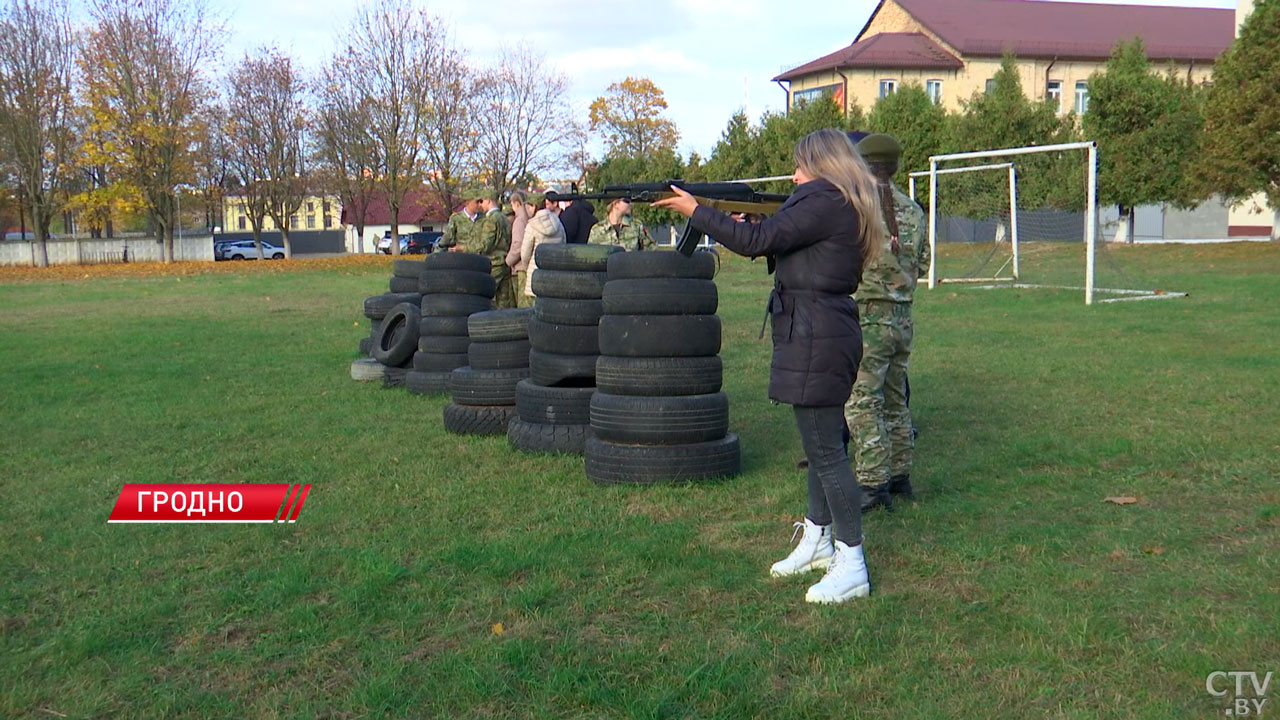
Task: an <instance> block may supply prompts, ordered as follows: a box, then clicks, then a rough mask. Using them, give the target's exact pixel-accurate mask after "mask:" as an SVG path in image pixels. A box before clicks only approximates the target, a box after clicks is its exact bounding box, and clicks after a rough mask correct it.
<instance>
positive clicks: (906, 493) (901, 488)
mask: <svg viewBox="0 0 1280 720" xmlns="http://www.w3.org/2000/svg"><path fill="white" fill-rule="evenodd" d="M889 493H890V494H892V495H901V496H903V497H905V498H907V499H908V500H914V499H915V498H916V494H915V493H914V492H913V491H912V490H911V476H910V475H894V476H893V477H892V478H889Z"/></svg>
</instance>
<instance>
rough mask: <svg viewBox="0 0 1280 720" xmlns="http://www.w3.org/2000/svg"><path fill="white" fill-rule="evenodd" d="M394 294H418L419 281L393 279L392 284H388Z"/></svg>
mask: <svg viewBox="0 0 1280 720" xmlns="http://www.w3.org/2000/svg"><path fill="white" fill-rule="evenodd" d="M387 285H388V287H390V288H391V292H393V293H416V292H418V281H417V280H414V279H412V278H402V277H393V278H391V282H389V283H387Z"/></svg>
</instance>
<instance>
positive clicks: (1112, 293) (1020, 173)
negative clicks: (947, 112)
mask: <svg viewBox="0 0 1280 720" xmlns="http://www.w3.org/2000/svg"><path fill="white" fill-rule="evenodd" d="M909 177H910V187H909V191H910V194H911V197H912V198H924V200H927V205H925V207H926V209H927V210H928V213H929V220H928V234H929V247H930V250H931V251H932V253H933V263H932V264H931V266H930V268H929V287H930V288H936V287H937V286H939V285H941V284H955V283H968V284H972V285H976V286H977V287H982V288H988V289H990V288H999V287H1023V288H1030V287H1040V288H1054V289H1061V290H1080V291H1083V293H1084V299H1085V304H1087V305H1091V304H1093V303H1094V301H1095V298H1096V299H1097V301H1098V302H1118V301H1122V300H1148V299H1157V298H1167V297H1181V296H1184V295H1185V293H1174V292H1167V291H1164V290H1155V289H1142V288H1141V287H1140V286H1141V284H1142V283H1141V282H1139V281H1136V280H1134V275H1141V274H1142V273H1141V272H1134V271H1133V269H1132V268H1131V269H1130V270H1128V271H1127V270H1126V263H1125V261H1124V260H1123V259H1122V258H1119V257H1117V256H1116V255H1118V254H1117V253H1109V252H1108V251H1107V248H1106V243H1105V242H1102V241H1101V240H1100V238H1099V233H1098V146H1097V143H1096V142H1080V143H1066V144H1060V145H1044V146H1037V147H1022V148H1005V149H1000V150H984V151H979V152H966V153H952V154H947V155H935V156H933V157H931V158H929V170H927V171H920V172H914V173H911V174H910V176H909ZM922 204H923V202H922ZM1100 256H1101V257H1102V258H1103V261H1104V262H1103V265H1104V269H1105V271H1104V276H1105V280H1106V282H1105V283H1103V284H1102V285H1099V284H1098V258H1099V257H1100Z"/></svg>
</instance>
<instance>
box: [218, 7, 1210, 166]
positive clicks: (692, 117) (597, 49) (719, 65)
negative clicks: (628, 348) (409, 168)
mask: <svg viewBox="0 0 1280 720" xmlns="http://www.w3.org/2000/svg"><path fill="white" fill-rule="evenodd" d="M211 1H212V3H213V7H214V8H215V9H216V10H217V11H219V12H221V13H223V14H224V15H225V16H226V17H227V20H228V25H227V38H226V53H227V57H228V59H229V60H231V61H234V59H236V58H238V57H239V56H240V55H241V54H243V53H244V51H245V50H247V49H250V48H252V47H255V46H258V45H272V44H274V45H277V46H279V47H280V48H281V49H283V50H287V51H289V52H291V53H292V54H293V55H294V56H295V57H297V58H299V59H300V60H301V61H302V62H303V64H304V65H306V66H308V67H311V68H315V67H317V66H318V65H319V64H320V63H322V62H323V61H324V59H325V58H326V57H327V56H328V55H329V54H330V53H331V52H332V50H333V48H334V47H335V38H336V37H337V33H338V32H339V30H340V28H342V27H344V26H345V25H346V24H347V22H348V21H349V20H350V17H351V9H350V8H351V7H352V5H353V3H352V2H351V0H211ZM1093 1H1097V2H1109V3H1111V4H1124V3H1119V2H1114V1H1113V0H1093ZM1128 4H1135V1H1134V0H1131V1H1130V2H1129V3H1128ZM1136 4H1142V5H1168V6H1174V5H1176V6H1197V7H1217V8H1234V7H1235V2H1234V0H1136ZM875 5H876V2H875V0H639V1H637V2H617V1H615V0H608V1H607V2H601V1H600V0H595V1H594V2H592V1H588V0H560V1H559V2H549V3H547V2H538V1H537V0H534V1H532V2H529V1H520V2H512V1H510V0H489V1H488V2H475V1H474V0H435V1H434V2H428V3H425V7H426V8H427V9H428V10H429V11H430V12H432V13H434V14H437V15H440V16H442V17H444V18H445V19H446V20H448V21H449V24H450V25H451V26H452V28H453V31H454V33H455V35H456V38H457V41H458V43H459V44H460V45H462V46H464V47H466V48H467V49H468V50H469V51H470V53H471V55H472V57H473V58H475V59H476V60H477V61H479V62H480V63H485V62H488V61H489V60H491V59H492V58H493V57H494V56H495V54H496V53H497V52H498V50H499V49H500V48H501V47H503V46H504V45H506V46H510V45H514V44H516V43H517V42H519V41H520V40H522V39H523V40H525V41H526V42H527V43H528V44H529V45H531V46H532V47H533V48H535V49H536V50H538V51H540V52H542V53H544V54H545V55H546V56H547V59H548V64H549V66H552V67H555V68H556V69H558V70H560V71H562V72H564V73H565V74H566V75H567V76H568V77H569V78H570V80H571V82H572V84H573V98H574V103H575V105H576V106H577V107H578V109H579V111H580V115H581V117H583V119H584V120H585V117H586V107H587V105H588V104H589V103H590V102H591V100H592V99H593V98H595V97H597V96H599V95H600V94H602V93H603V92H604V90H605V88H606V87H607V86H608V85H609V83H611V82H614V81H616V80H620V79H622V78H624V77H626V76H628V75H634V76H645V77H648V78H650V79H652V80H653V81H654V82H655V83H657V85H658V87H660V88H662V90H663V91H664V92H665V93H666V98H667V103H668V104H669V106H670V108H669V110H668V113H669V116H670V117H671V119H672V120H674V121H675V122H676V124H677V126H678V127H679V128H680V131H681V151H682V152H684V153H687V152H689V151H691V150H696V151H698V152H700V153H703V154H704V155H705V154H706V153H707V152H709V151H710V149H711V147H712V146H713V145H714V144H715V142H716V140H717V139H718V138H719V136H720V131H721V130H722V129H723V128H724V125H725V122H726V121H727V120H728V119H729V116H730V115H732V114H733V113H734V111H736V110H737V109H738V108H746V110H747V112H748V114H749V116H750V117H751V118H752V119H753V120H754V119H756V118H758V117H759V116H760V114H761V113H763V112H764V111H766V110H777V109H781V108H783V107H785V104H786V95H785V93H784V92H783V90H782V88H780V87H779V86H778V85H776V84H774V83H772V82H770V78H772V77H774V76H775V75H777V74H778V73H780V72H782V71H783V70H786V69H789V68H791V67H794V66H796V65H800V64H802V63H805V62H808V61H809V60H813V59H814V58H817V57H821V56H822V55H825V54H827V53H830V52H833V51H835V50H837V49H839V48H841V47H843V46H845V45H848V44H849V43H850V42H852V41H853V38H854V36H855V35H856V34H857V32H858V31H859V30H860V29H862V26H863V25H864V24H865V23H866V21H867V18H868V17H869V16H870V14H871V11H872V10H873V9H874V8H875ZM482 8H483V10H482Z"/></svg>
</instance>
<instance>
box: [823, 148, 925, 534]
mask: <svg viewBox="0 0 1280 720" xmlns="http://www.w3.org/2000/svg"><path fill="white" fill-rule="evenodd" d="M857 147H858V152H859V154H861V155H862V157H863V159H864V160H866V162H867V165H868V166H869V167H870V168H871V173H872V174H873V175H875V177H876V179H877V180H878V181H879V184H880V190H881V207H882V208H883V209H884V214H885V217H884V221H885V224H886V225H887V226H888V228H889V233H888V235H887V240H886V246H885V247H882V248H881V250H880V252H879V253H878V254H877V255H876V260H875V261H874V262H872V263H870V264H868V265H867V266H866V267H864V268H863V270H862V282H860V283H859V284H858V289H857V291H856V292H855V293H854V299H855V300H856V301H857V303H858V316H859V321H860V322H861V324H862V363H861V364H860V365H859V366H858V376H857V379H856V380H855V381H854V384H853V394H852V395H850V397H849V400H848V402H847V403H846V404H845V409H844V412H845V421H846V422H847V423H848V425H849V432H850V435H851V436H852V437H851V439H852V440H853V442H854V445H855V451H854V453H852V454H853V456H854V458H855V463H856V470H857V478H858V484H859V485H861V486H862V492H863V501H862V509H863V512H866V511H867V510H871V509H874V508H877V507H883V508H885V509H886V510H890V509H892V505H891V496H892V495H904V496H907V497H910V496H911V453H912V450H913V449H914V447H915V443H914V441H913V440H912V437H911V412H910V410H908V408H907V398H906V382H907V365H908V363H909V361H910V359H911V348H912V345H913V334H914V325H913V322H912V318H911V304H912V300H913V298H914V295H915V289H916V281H918V280H919V279H920V276H921V275H923V274H925V273H926V272H928V269H929V262H930V260H931V258H930V255H929V243H928V242H926V238H925V223H926V218H925V214H924V211H923V210H921V209H920V206H919V205H917V204H916V203H915V201H914V200H912V199H911V198H910V197H908V196H907V195H906V194H905V193H903V192H902V191H901V190H899V189H898V188H897V187H896V186H894V184H893V176H894V173H896V172H897V171H898V160H899V158H900V157H901V155H902V146H901V145H900V144H899V143H898V141H897V140H896V139H894V138H893V137H892V136H890V135H885V134H882V133H880V134H873V135H868V136H866V137H865V138H863V139H862V140H861V141H859V142H858V146H857Z"/></svg>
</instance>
